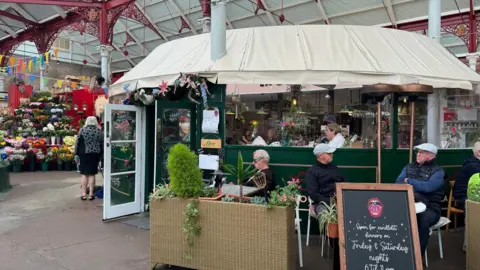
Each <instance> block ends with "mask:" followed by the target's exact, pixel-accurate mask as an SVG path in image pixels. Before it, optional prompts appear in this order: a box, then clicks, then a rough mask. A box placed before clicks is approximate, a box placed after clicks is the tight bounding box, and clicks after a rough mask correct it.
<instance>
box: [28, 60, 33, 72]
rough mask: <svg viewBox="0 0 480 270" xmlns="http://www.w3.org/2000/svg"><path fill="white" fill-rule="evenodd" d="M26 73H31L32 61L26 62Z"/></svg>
mask: <svg viewBox="0 0 480 270" xmlns="http://www.w3.org/2000/svg"><path fill="white" fill-rule="evenodd" d="M28 72H32V60H29V61H28Z"/></svg>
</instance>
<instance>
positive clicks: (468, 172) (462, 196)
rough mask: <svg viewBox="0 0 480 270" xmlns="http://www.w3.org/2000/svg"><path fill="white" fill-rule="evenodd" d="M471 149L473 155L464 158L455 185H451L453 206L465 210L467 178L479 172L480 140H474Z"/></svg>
mask: <svg viewBox="0 0 480 270" xmlns="http://www.w3.org/2000/svg"><path fill="white" fill-rule="evenodd" d="M472 150H473V156H471V157H469V158H468V159H466V160H465V162H464V163H463V167H462V170H461V171H460V173H459V174H458V175H457V177H456V178H455V185H454V186H453V198H455V203H456V205H455V207H456V208H458V209H463V210H465V200H466V199H467V189H468V180H469V179H470V177H472V175H474V174H476V173H480V142H476V143H475V144H474V145H473V149H472Z"/></svg>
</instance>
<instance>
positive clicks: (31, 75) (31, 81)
mask: <svg viewBox="0 0 480 270" xmlns="http://www.w3.org/2000/svg"><path fill="white" fill-rule="evenodd" d="M33 81H35V75H33V74H30V84H33Z"/></svg>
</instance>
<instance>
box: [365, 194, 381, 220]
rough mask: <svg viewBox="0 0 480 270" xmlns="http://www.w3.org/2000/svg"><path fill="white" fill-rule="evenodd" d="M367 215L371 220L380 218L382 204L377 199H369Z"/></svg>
mask: <svg viewBox="0 0 480 270" xmlns="http://www.w3.org/2000/svg"><path fill="white" fill-rule="evenodd" d="M367 208H368V213H370V216H371V217H373V218H379V217H381V216H382V212H383V204H382V202H380V199H379V198H371V199H370V200H368V203H367Z"/></svg>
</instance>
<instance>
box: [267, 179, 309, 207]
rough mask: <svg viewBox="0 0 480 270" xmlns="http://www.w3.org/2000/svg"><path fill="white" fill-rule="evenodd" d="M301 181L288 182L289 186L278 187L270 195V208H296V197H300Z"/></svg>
mask: <svg viewBox="0 0 480 270" xmlns="http://www.w3.org/2000/svg"><path fill="white" fill-rule="evenodd" d="M299 184H300V181H299V180H298V179H293V180H292V181H288V182H287V185H286V186H284V187H277V188H276V189H275V190H274V191H272V193H271V194H270V200H269V201H268V206H270V207H271V206H291V207H293V206H295V205H296V200H295V198H296V196H297V195H300V189H301V187H300V185H299Z"/></svg>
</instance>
